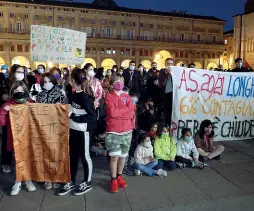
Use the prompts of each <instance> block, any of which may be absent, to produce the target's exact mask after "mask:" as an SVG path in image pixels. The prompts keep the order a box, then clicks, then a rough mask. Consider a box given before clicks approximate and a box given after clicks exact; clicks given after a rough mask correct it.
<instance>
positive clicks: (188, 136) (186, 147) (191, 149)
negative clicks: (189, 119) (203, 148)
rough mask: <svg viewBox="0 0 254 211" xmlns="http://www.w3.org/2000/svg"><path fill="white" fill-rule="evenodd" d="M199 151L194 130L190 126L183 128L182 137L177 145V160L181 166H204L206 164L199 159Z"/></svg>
mask: <svg viewBox="0 0 254 211" xmlns="http://www.w3.org/2000/svg"><path fill="white" fill-rule="evenodd" d="M198 158H199V153H198V150H197V148H196V146H195V144H194V140H193V138H192V132H191V129H190V128H183V129H182V137H181V139H180V140H179V141H178V142H177V145H176V159H175V160H176V162H177V164H178V166H179V167H180V168H183V167H185V165H187V166H188V167H192V168H194V167H196V168H201V169H203V168H204V164H203V163H201V162H199V161H198Z"/></svg>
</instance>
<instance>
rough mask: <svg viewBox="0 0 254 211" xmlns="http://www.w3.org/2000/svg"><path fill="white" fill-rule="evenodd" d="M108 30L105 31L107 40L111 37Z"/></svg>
mask: <svg viewBox="0 0 254 211" xmlns="http://www.w3.org/2000/svg"><path fill="white" fill-rule="evenodd" d="M110 31H111V30H110V29H106V36H107V38H110V37H111V33H110Z"/></svg>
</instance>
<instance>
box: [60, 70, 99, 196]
mask: <svg viewBox="0 0 254 211" xmlns="http://www.w3.org/2000/svg"><path fill="white" fill-rule="evenodd" d="M71 78H72V85H73V88H74V89H75V92H74V93H73V95H72V98H71V101H70V102H69V103H70V104H71V107H70V138H69V146H70V168H71V182H70V183H67V184H65V185H64V187H63V188H62V189H61V190H60V191H59V192H58V195H59V196H63V195H66V194H67V193H69V192H70V191H72V190H74V189H75V182H76V175H77V171H78V162H79V158H81V161H82V163H83V168H84V180H83V182H82V183H81V184H80V185H79V186H78V187H77V189H76V190H75V191H74V195H82V194H85V193H86V192H88V191H90V190H91V189H92V184H91V179H92V168H93V166H92V160H91V157H90V151H89V144H90V143H89V132H90V129H91V128H93V123H94V121H95V120H96V112H95V106H94V102H93V101H92V100H91V99H90V98H89V95H88V93H86V92H84V90H86V86H87V84H88V83H87V82H88V81H87V79H86V76H85V73H84V71H82V70H81V69H78V68H76V69H74V70H73V71H72V73H71Z"/></svg>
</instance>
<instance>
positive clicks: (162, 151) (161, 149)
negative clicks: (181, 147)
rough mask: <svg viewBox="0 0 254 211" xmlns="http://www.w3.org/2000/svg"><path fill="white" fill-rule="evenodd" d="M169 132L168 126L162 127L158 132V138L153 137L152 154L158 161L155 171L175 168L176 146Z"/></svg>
mask: <svg viewBox="0 0 254 211" xmlns="http://www.w3.org/2000/svg"><path fill="white" fill-rule="evenodd" d="M169 130H170V128H169V126H167V125H164V126H162V127H161V128H160V129H159V130H158V136H157V137H155V142H154V154H155V157H156V158H157V159H158V165H157V169H163V167H164V166H165V167H166V168H168V169H169V170H174V169H175V168H176V163H175V156H176V145H175V141H174V138H173V136H170V135H169Z"/></svg>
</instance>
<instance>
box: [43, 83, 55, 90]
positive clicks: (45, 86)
mask: <svg viewBox="0 0 254 211" xmlns="http://www.w3.org/2000/svg"><path fill="white" fill-rule="evenodd" d="M53 86H54V84H53V83H51V82H50V83H45V84H44V86H43V88H44V89H46V90H47V91H49V90H51V89H52V88H53Z"/></svg>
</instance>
